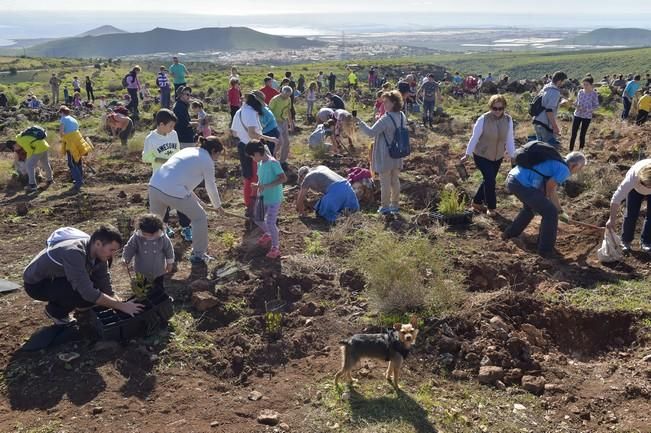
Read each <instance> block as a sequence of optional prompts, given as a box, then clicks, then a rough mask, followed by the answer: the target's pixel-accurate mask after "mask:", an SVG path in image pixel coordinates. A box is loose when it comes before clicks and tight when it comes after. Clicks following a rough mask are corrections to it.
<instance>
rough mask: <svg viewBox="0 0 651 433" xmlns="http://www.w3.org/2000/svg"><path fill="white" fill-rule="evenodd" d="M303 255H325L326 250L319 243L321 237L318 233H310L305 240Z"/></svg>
mask: <svg viewBox="0 0 651 433" xmlns="http://www.w3.org/2000/svg"><path fill="white" fill-rule="evenodd" d="M303 240H304V241H305V254H307V255H311V256H322V255H324V254H325V253H326V249H325V247H324V246H323V243H322V242H321V241H322V240H323V235H322V234H321V233H319V232H312V233H310V234H309V235H308V236H306V237H305V238H303Z"/></svg>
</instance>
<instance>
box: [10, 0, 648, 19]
mask: <svg viewBox="0 0 651 433" xmlns="http://www.w3.org/2000/svg"><path fill="white" fill-rule="evenodd" d="M626 3H629V6H626ZM542 4H544V9H543V10H541V5H542ZM0 5H1V6H2V9H4V10H5V11H14V12H22V11H27V10H57V11H66V10H67V11H82V10H88V11H111V12H117V11H119V10H133V9H138V10H143V11H149V12H157V13H164V12H170V13H172V12H179V6H182V7H183V9H182V10H183V12H185V13H198V14H213V15H222V16H223V15H228V14H233V15H252V14H253V15H254V14H283V13H287V12H291V13H315V12H326V11H330V12H332V11H336V12H344V13H347V12H353V11H369V10H374V11H376V12H382V11H396V10H398V9H403V10H404V8H409V9H410V10H412V11H413V10H417V11H422V12H459V13H462V12H470V11H471V12H474V13H479V12H489V13H492V14H494V13H510V14H532V15H535V14H537V13H541V12H542V13H546V12H547V11H552V12H554V11H558V13H559V14H563V13H564V14H568V13H569V15H577V14H581V13H589V14H590V15H609V14H620V13H622V11H635V12H634V14H640V13H651V3H649V2H640V1H637V2H631V1H628V2H621V1H619V2H618V1H613V0H544V1H523V0H497V1H490V0H454V1H440V0H439V1H435V0H400V1H399V2H396V1H395V0H355V1H351V0H324V1H315V0H307V1H304V2H300V1H297V0H273V1H260V0H236V1H233V0H228V1H226V0H184V1H183V2H165V1H161V0H138V1H137V2H136V4H135V5H134V2H133V0H111V1H104V0H102V1H97V0H62V1H58V2H53V1H52V0H28V1H24V0H20V1H16V0H0ZM53 5H54V6H53ZM271 5H273V6H271ZM629 13H631V14H633V12H629Z"/></svg>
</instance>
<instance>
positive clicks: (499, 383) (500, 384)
mask: <svg viewBox="0 0 651 433" xmlns="http://www.w3.org/2000/svg"><path fill="white" fill-rule="evenodd" d="M495 388H497V389H499V390H500V391H504V390H505V389H506V385H505V384H504V382H502V381H501V380H498V381H497V382H495Z"/></svg>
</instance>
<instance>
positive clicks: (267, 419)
mask: <svg viewBox="0 0 651 433" xmlns="http://www.w3.org/2000/svg"><path fill="white" fill-rule="evenodd" d="M257 419H258V422H259V423H260V424H264V425H270V426H275V425H278V423H279V422H280V414H279V413H278V412H276V411H275V410H270V409H265V410H263V411H262V412H260V414H259V415H258V418H257Z"/></svg>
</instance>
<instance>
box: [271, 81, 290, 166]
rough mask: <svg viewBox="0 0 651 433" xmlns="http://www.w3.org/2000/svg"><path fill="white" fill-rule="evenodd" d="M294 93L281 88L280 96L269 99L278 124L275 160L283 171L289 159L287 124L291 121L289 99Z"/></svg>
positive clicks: (285, 87)
mask: <svg viewBox="0 0 651 433" xmlns="http://www.w3.org/2000/svg"><path fill="white" fill-rule="evenodd" d="M293 92H294V91H293V90H292V88H291V87H290V86H283V87H282V89H281V90H280V95H276V96H274V97H273V98H271V101H270V102H269V108H270V109H271V112H272V113H273V114H274V116H275V117H276V122H278V131H279V132H280V138H279V141H278V143H277V146H276V155H275V156H276V158H277V159H278V160H279V161H280V164H281V165H282V166H283V169H286V168H287V158H288V157H289V122H290V120H291V108H292V101H291V99H290V97H291V95H292V93H293Z"/></svg>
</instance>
